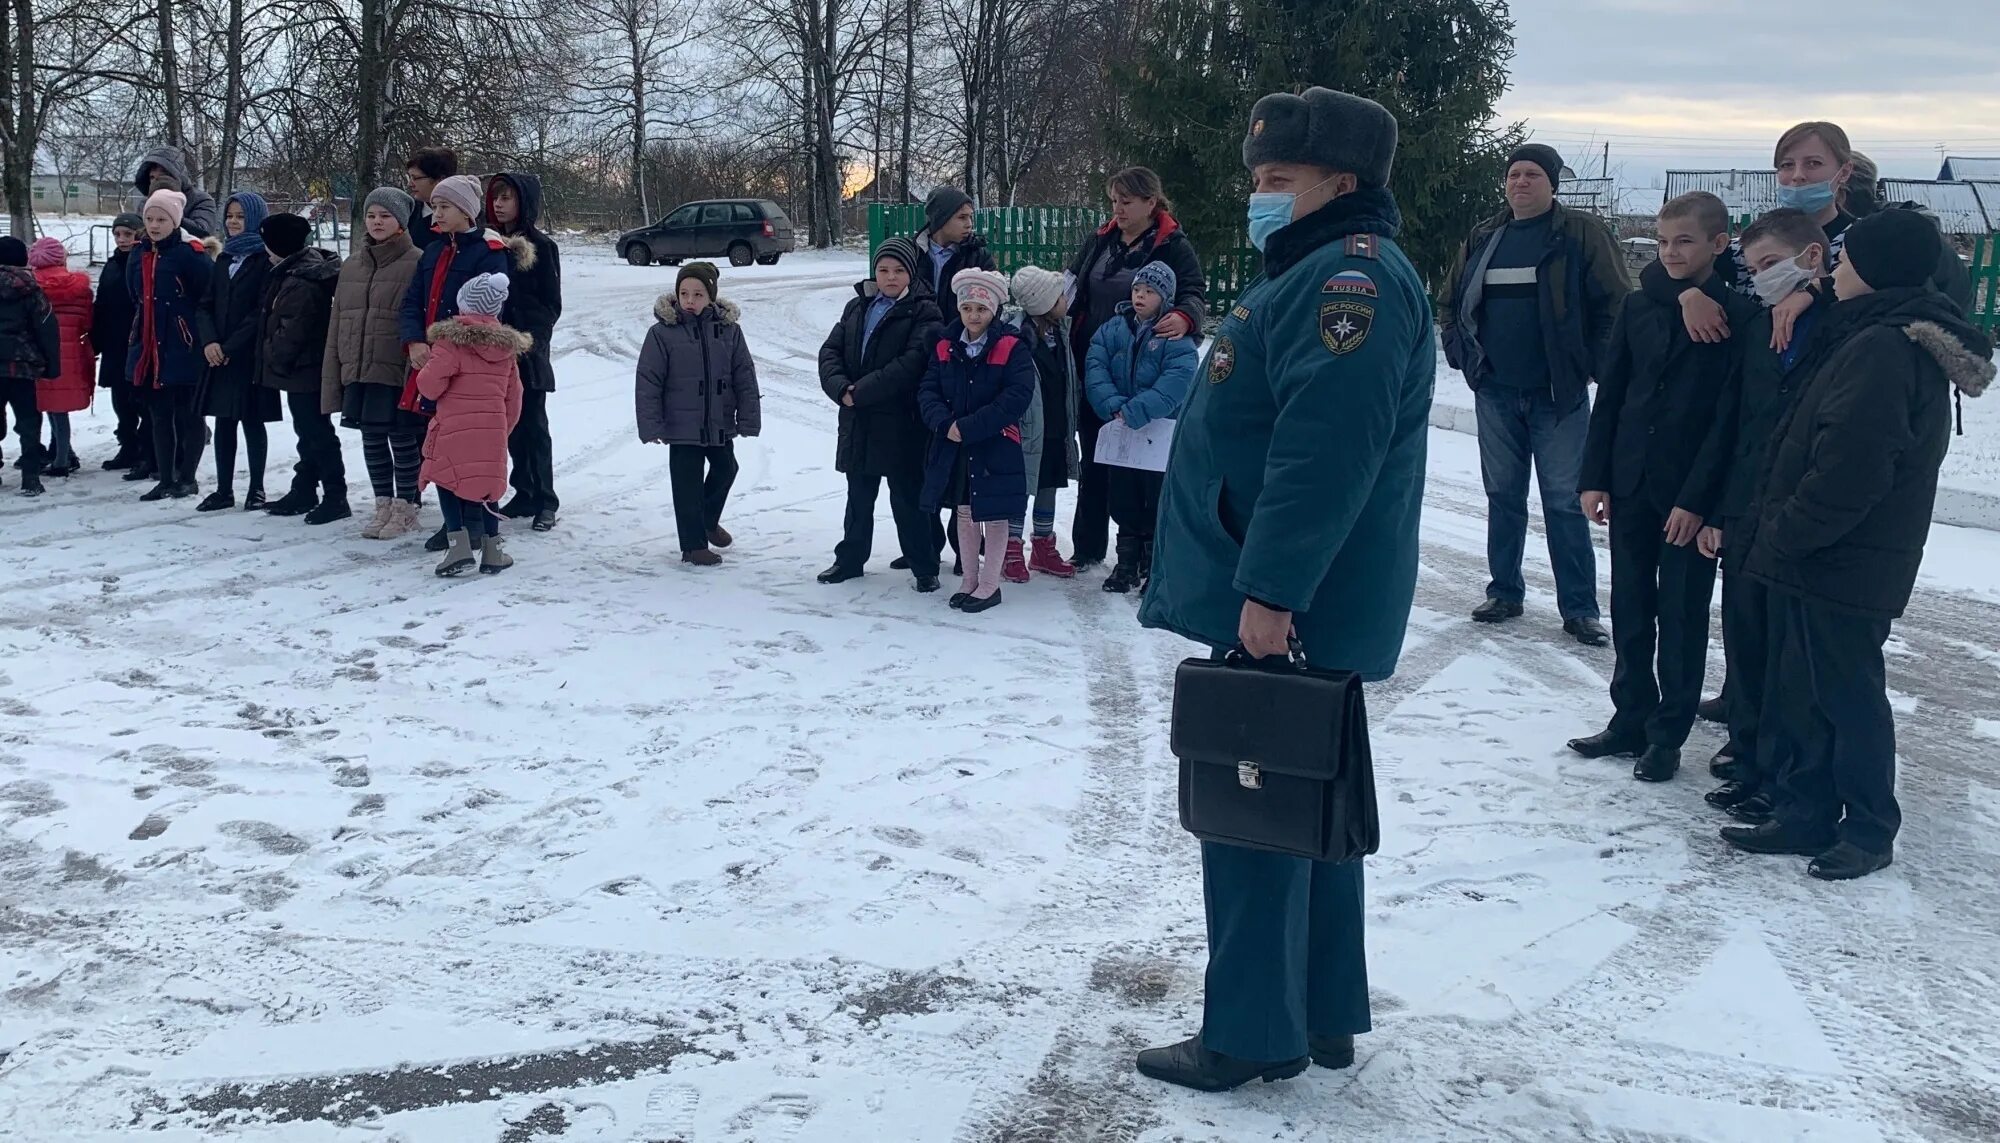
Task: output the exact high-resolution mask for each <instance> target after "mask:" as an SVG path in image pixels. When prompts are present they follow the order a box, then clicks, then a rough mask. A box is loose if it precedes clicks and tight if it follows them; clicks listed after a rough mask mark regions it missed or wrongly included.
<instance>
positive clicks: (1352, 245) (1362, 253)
mask: <svg viewBox="0 0 2000 1143" xmlns="http://www.w3.org/2000/svg"><path fill="white" fill-rule="evenodd" d="M1347 256H1348V257H1350V258H1367V259H1370V260H1373V259H1375V258H1378V257H1379V256H1380V255H1378V254H1377V253H1376V251H1375V236H1374V235H1373V234H1350V235H1348V236H1347Z"/></svg>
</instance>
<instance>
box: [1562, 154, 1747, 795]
mask: <svg viewBox="0 0 2000 1143" xmlns="http://www.w3.org/2000/svg"><path fill="white" fill-rule="evenodd" d="M1659 236H1660V261H1661V263H1662V264H1663V265H1664V266H1665V267H1666V268H1667V270H1668V272H1669V273H1671V274H1672V275H1673V276H1674V278H1675V279H1677V280H1680V281H1685V282H1694V283H1696V284H1697V285H1698V286H1699V287H1700V288H1701V289H1702V290H1704V291H1706V292H1708V293H1709V295H1710V296H1711V297H1713V298H1715V299H1716V301H1718V302H1720V303H1721V304H1722V305H1723V306H1725V307H1726V308H1727V312H1728V314H1729V318H1730V322H1731V323H1732V325H1734V326H1736V327H1737V328H1741V327H1742V326H1743V325H1746V324H1748V323H1749V321H1750V320H1751V319H1752V318H1753V317H1755V316H1756V309H1757V304H1756V303H1755V302H1753V301H1751V300H1749V299H1748V298H1745V297H1743V296H1741V295H1739V294H1736V293H1735V292H1734V291H1732V290H1730V289H1729V288H1728V287H1727V286H1726V285H1725V284H1724V283H1723V282H1722V281H1721V280H1720V279H1719V278H1718V277H1717V276H1716V274H1715V262H1716V259H1717V258H1718V257H1720V256H1721V255H1722V254H1723V253H1725V252H1726V251H1727V250H1728V249H1729V213H1728V210H1727V208H1725V207H1724V206H1723V204H1722V200H1721V199H1719V198H1716V197H1715V196H1714V195H1712V194H1708V193H1706V192H1704V191H1696V192H1693V193H1691V194H1685V195H1682V196H1680V197H1679V198H1676V199H1673V200H1672V201H1670V202H1668V203H1667V204H1666V206H1664V207H1663V208H1661V210H1660V218H1659ZM1737 367H1738V362H1737V352H1736V347H1735V346H1733V345H1730V344H1728V343H1726V342H1725V343H1722V344H1719V345H1701V344H1697V343H1696V342H1695V341H1694V340H1693V339H1691V338H1690V337H1689V336H1688V333H1687V329H1686V328H1685V326H1684V325H1683V323H1682V321H1681V315H1680V309H1679V307H1678V306H1673V305H1666V306H1663V305H1661V304H1660V303H1659V302H1657V301H1654V300H1653V299H1652V298H1649V297H1647V296H1646V295H1645V294H1644V293H1637V294H1632V295H1630V296H1628V297H1627V298H1626V299H1625V301H1624V303H1623V305H1622V307H1621V308H1620V310H1619V314H1618V319H1617V322H1616V323H1615V324H1614V326H1613V327H1612V331H1611V344H1610V346H1609V348H1608V349H1607V350H1606V354H1605V360H1604V362H1603V364H1602V367H1601V368H1600V369H1599V370H1598V374H1597V405H1596V407H1595V408H1594V409H1592V410H1591V414H1590V436H1589V440H1588V443H1587V444H1586V445H1585V447H1584V453H1583V472H1582V475H1581V477H1580V478H1579V481H1578V484H1579V489H1578V491H1579V493H1580V495H1581V496H1582V500H1583V513H1584V515H1585V516H1588V517H1589V518H1590V519H1591V520H1592V521H1593V522H1594V523H1597V524H1608V525H1609V526H1610V529H1611V633H1612V644H1613V646H1614V648H1615V649H1616V651H1617V655H1618V663H1617V667H1616V668H1615V669H1614V671H1613V673H1612V676H1611V701H1612V704H1613V706H1614V707H1615V708H1616V713H1615V714H1614V715H1613V716H1612V719H1611V725H1610V726H1609V727H1607V728H1606V729H1605V730H1604V731H1603V732H1602V733H1600V734H1595V735H1592V736H1590V737H1588V738H1579V739H1575V740H1573V741H1571V742H1570V744H1569V746H1570V749H1572V750H1574V751H1576V752H1577V753H1578V754H1581V755H1583V756H1584V757H1586V758H1604V757H1609V756H1612V755H1626V754H1636V755H1639V756H1640V757H1639V762H1638V764H1637V765H1636V766H1635V767H1634V768H1633V771H1632V773H1633V776H1634V777H1636V778H1639V779H1640V780H1642V781H1647V782H1664V781H1667V780H1669V779H1671V778H1672V777H1673V776H1674V774H1675V773H1676V772H1677V771H1678V770H1679V769H1680V758H1681V745H1682V743H1684V742H1686V741H1687V736H1688V731H1689V730H1691V729H1692V728H1693V726H1694V718H1695V707H1696V706H1697V705H1698V704H1699V703H1700V702H1701V682H1702V676H1703V672H1704V668H1705V667H1706V665H1707V657H1708V605H1709V599H1710V596H1711V595H1712V593H1713V592H1714V589H1715V561H1714V560H1712V559H1710V558H1708V557H1706V556H1704V555H1702V553H1701V551H1700V550H1699V549H1698V548H1697V547H1696V546H1695V540H1696V537H1697V536H1698V535H1699V533H1700V531H1701V526H1702V523H1703V521H1704V520H1705V519H1706V518H1707V517H1708V516H1710V515H1711V514H1713V513H1714V511H1715V507H1716V503H1717V501H1718V500H1719V499H1720V497H1721V493H1722V489H1721V487H1720V479H1719V477H1720V474H1721V471H1722V468H1723V466H1722V465H1721V464H1720V463H1718V462H1717V459H1716V458H1718V457H1720V456H1722V455H1724V454H1726V453H1727V452H1728V451H1729V450H1730V449H1732V448H1733V447H1734V444H1735V433H1734V431H1733V426H1731V425H1730V424H1729V423H1727V422H1726V421H1724V420H1722V419H1721V418H1718V417H1717V416H1716V406H1717V403H1718V402H1719V401H1720V400H1721V397H1722V393H1723V391H1724V389H1725V388H1727V387H1728V385H1729V378H1730V375H1731V374H1732V372H1733V371H1734V370H1735V369H1736V368H1737ZM1656 642H1657V644H1658V673H1657V675H1656V674H1655V643H1656Z"/></svg>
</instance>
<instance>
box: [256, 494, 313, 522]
mask: <svg viewBox="0 0 2000 1143" xmlns="http://www.w3.org/2000/svg"><path fill="white" fill-rule="evenodd" d="M317 507H319V497H318V496H315V495H313V490H312V489H310V488H294V489H292V490H291V491H290V492H287V493H285V494H284V495H283V496H280V497H279V498H278V499H276V500H274V501H272V502H271V504H270V505H269V506H267V507H266V508H265V509H264V511H266V512H269V513H270V514H271V515H273V516H303V515H305V514H306V513H308V512H310V511H312V510H313V509H315V508H317Z"/></svg>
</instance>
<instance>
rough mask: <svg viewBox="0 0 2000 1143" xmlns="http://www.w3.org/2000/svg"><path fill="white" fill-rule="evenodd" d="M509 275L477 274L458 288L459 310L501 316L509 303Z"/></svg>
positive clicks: (466, 312)
mask: <svg viewBox="0 0 2000 1143" xmlns="http://www.w3.org/2000/svg"><path fill="white" fill-rule="evenodd" d="M507 284H508V283H507V275H505V274H475V275H473V277H472V279H471V280H470V281H468V282H466V283H465V285H463V286H460V287H459V288H458V312H459V313H462V314H484V315H486V316H487V317H499V316H500V308H501V307H502V306H505V305H506V304H507Z"/></svg>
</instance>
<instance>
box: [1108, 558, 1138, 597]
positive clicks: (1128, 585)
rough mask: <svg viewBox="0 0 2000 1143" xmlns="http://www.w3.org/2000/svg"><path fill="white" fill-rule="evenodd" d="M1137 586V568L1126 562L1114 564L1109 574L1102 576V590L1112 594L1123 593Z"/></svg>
mask: <svg viewBox="0 0 2000 1143" xmlns="http://www.w3.org/2000/svg"><path fill="white" fill-rule="evenodd" d="M1138 586H1139V569H1138V568H1137V567H1135V566H1131V565H1127V564H1116V565H1114V566H1113V567H1112V569H1111V574H1110V575H1108V576H1105V577H1104V590H1106V591H1108V592H1110V593H1111V594H1113V595H1125V594H1128V593H1129V592H1131V590H1132V589H1133V588H1135V587H1138Z"/></svg>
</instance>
